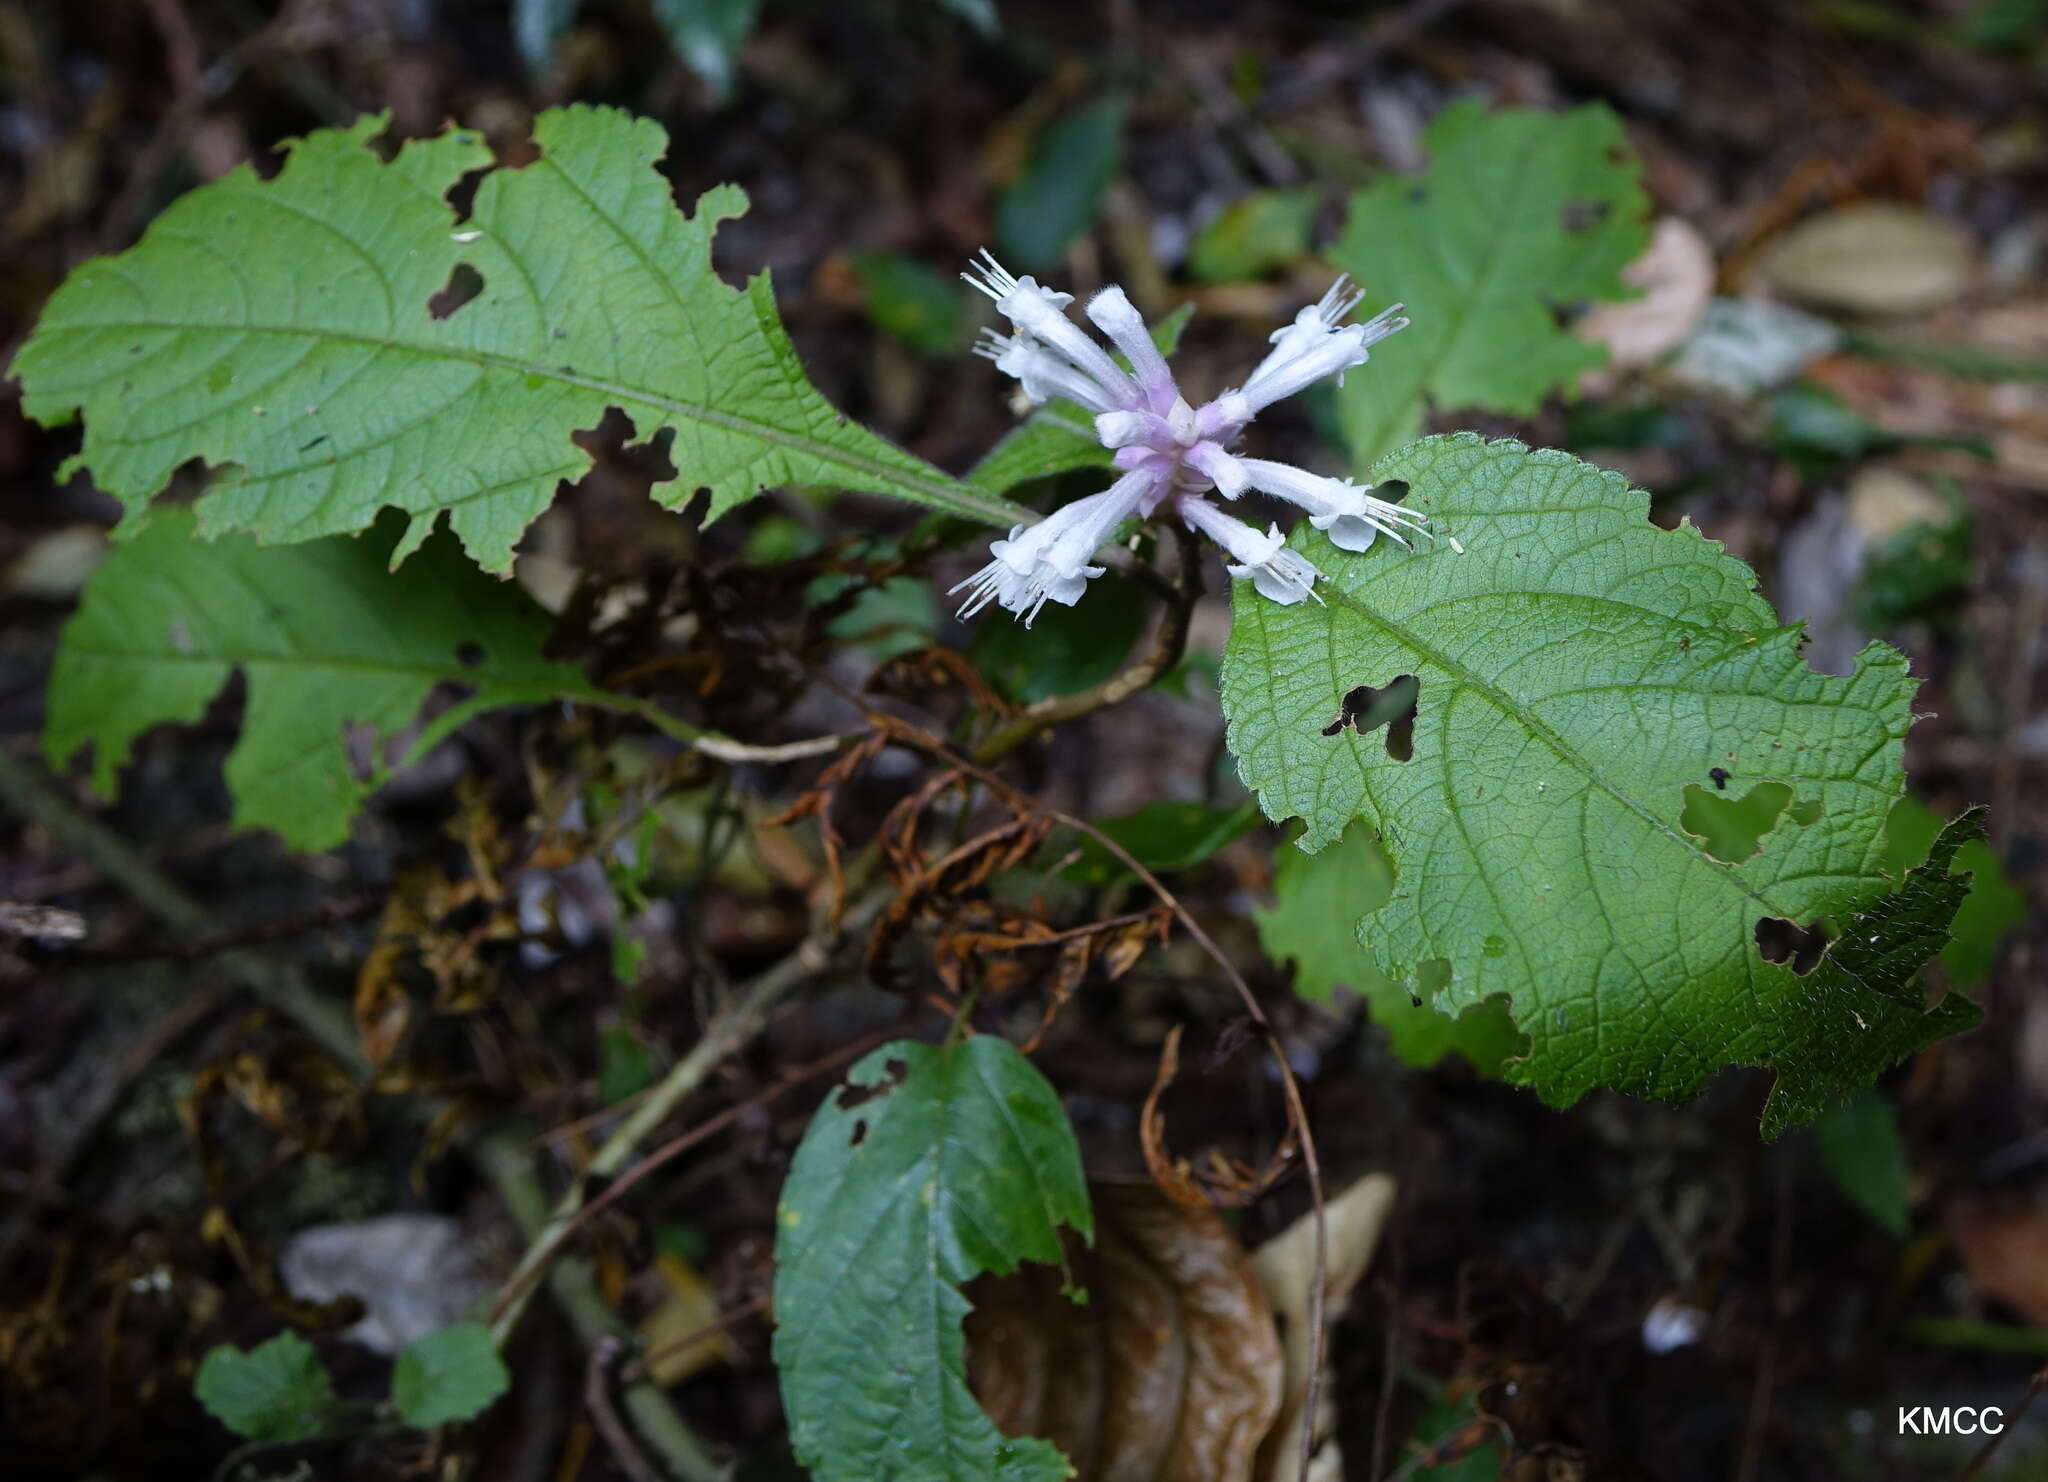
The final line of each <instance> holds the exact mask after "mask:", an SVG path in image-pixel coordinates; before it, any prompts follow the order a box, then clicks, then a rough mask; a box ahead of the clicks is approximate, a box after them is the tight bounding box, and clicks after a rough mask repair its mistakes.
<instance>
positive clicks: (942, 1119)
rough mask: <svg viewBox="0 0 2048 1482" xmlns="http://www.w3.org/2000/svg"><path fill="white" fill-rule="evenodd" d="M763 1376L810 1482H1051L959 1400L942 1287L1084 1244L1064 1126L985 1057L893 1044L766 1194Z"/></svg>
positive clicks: (1054, 1471) (1008, 1070)
mask: <svg viewBox="0 0 2048 1482" xmlns="http://www.w3.org/2000/svg"><path fill="white" fill-rule="evenodd" d="M778 1214H779V1218H778V1229H777V1232H776V1242H775V1318H776V1324H777V1326H776V1332H775V1367H776V1368H777V1370H779V1371H780V1374H781V1379H782V1403H783V1408H784V1409H785V1410H786V1411H787V1412H788V1415H789V1427H790V1439H791V1442H792V1444H793V1445H794V1446H795V1448H796V1454H797V1459H798V1460H799V1461H801V1462H802V1463H803V1464H804V1465H805V1466H807V1467H809V1468H810V1469H811V1470H812V1471H813V1472H814V1473H815V1474H816V1475H817V1477H818V1478H819V1482H1059V1479H1063V1478H1065V1477H1066V1476H1068V1475H1069V1473H1070V1471H1071V1469H1070V1468H1069V1467H1068V1465H1067V1463H1066V1459H1065V1458H1064V1457H1062V1456H1061V1455H1060V1454H1059V1452H1058V1450H1057V1449H1055V1448H1054V1447H1053V1446H1051V1445H1050V1444H1048V1443H1047V1442H1044V1441H1038V1440H1015V1441H1012V1440H1008V1439H1006V1438H1005V1437H1004V1436H1003V1435H1002V1434H1001V1433H1000V1432H998V1431H997V1430H996V1428H995V1426H994V1425H993V1424H991V1423H990V1421H989V1419H988V1417H987V1416H986V1415H984V1414H982V1412H981V1410H980V1409H979V1408H977V1407H976V1405H975V1403H974V1397H973V1396H972V1395H971V1394H970V1393H969V1392H968V1389H967V1377H966V1364H965V1356H964V1352H963V1350H964V1347H965V1341H964V1339H963V1338H962V1336H961V1331H960V1323H961V1319H962V1318H964V1317H965V1316H966V1314H967V1310H968V1304H967V1300H966V1298H964V1297H963V1296H961V1294H960V1290H959V1289H960V1287H961V1286H962V1285H963V1284H965V1283H966V1282H968V1281H969V1280H971V1279H973V1278H974V1277H975V1276H977V1275H980V1274H981V1273H982V1272H985V1271H989V1272H996V1273H1008V1272H1011V1271H1014V1270H1016V1269H1017V1265H1018V1263H1019V1262H1020V1261H1044V1262H1048V1263H1052V1262H1057V1261H1059V1260H1060V1227H1061V1226H1062V1225H1071V1226H1073V1227H1074V1228H1075V1229H1077V1230H1079V1231H1081V1232H1082V1233H1083V1234H1092V1232H1093V1229H1094V1223H1093V1219H1092V1216H1091V1215H1090V1212H1089V1208H1088V1191H1087V1187H1086V1185H1085V1183H1084V1182H1083V1180H1082V1175H1081V1154H1080V1150H1079V1148H1077V1147H1076V1146H1075V1143H1074V1135H1073V1131H1072V1129H1071V1128H1070V1127H1069V1126H1068V1125H1067V1118H1066V1113H1065V1112H1064V1111H1063V1110H1062V1109H1061V1107H1060V1101H1059V1097H1058V1095H1057V1094H1055V1093H1054V1091H1053V1089H1052V1087H1051V1086H1049V1085H1047V1084H1046V1082H1045V1079H1044V1077H1042V1076H1040V1075H1039V1073H1038V1072H1037V1071H1036V1070H1034V1069H1032V1067H1031V1064H1030V1062H1029V1061H1027V1060H1025V1059H1024V1057H1023V1056H1022V1055H1020V1054H1018V1053H1017V1052H1016V1050H1014V1049H1012V1048H1011V1047H1010V1046H1009V1045H1008V1044H1007V1043H1005V1042H1004V1041H1002V1040H999V1039H994V1038H990V1037H981V1038H976V1039H970V1040H965V1041H956V1042H954V1043H951V1044H948V1045H945V1046H943V1047H939V1048H934V1047H932V1046H930V1045H922V1044H917V1043H915V1042H913V1041H909V1040H898V1041H896V1042H895V1043H894V1044H889V1045H884V1046H883V1047H882V1048H881V1049H879V1050H876V1051H874V1052H873V1053H872V1054H869V1055H867V1056H865V1057H864V1058H862V1060H861V1061H860V1062H859V1063H858V1064H857V1065H855V1066H854V1067H853V1070H852V1071H851V1072H850V1073H849V1074H848V1076H847V1089H846V1090H842V1091H839V1092H836V1093H835V1094H833V1095H831V1096H828V1097H827V1098H826V1099H825V1102H824V1104H823V1105H821V1106H820V1107H819V1108H818V1112H817V1115H816V1116H815V1117H813V1118H812V1120H811V1125H810V1128H809V1130H808V1131H806V1132H805V1133H804V1140H803V1143H802V1145H801V1146H799V1147H798V1148H797V1151H796V1159H795V1162H794V1163H793V1164H792V1165H791V1167H790V1170H789V1180H788V1182H787V1183H786V1184H785V1185H784V1186H783V1190H782V1201H781V1205H780V1208H779V1211H778Z"/></svg>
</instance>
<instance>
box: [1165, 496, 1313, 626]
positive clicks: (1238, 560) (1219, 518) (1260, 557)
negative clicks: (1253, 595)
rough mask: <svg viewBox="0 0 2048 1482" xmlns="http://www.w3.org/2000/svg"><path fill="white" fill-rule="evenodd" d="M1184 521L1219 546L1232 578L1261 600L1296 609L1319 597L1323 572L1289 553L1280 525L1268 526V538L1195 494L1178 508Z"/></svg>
mask: <svg viewBox="0 0 2048 1482" xmlns="http://www.w3.org/2000/svg"><path fill="white" fill-rule="evenodd" d="M1174 508H1175V509H1177V510H1178V511H1179V512H1180V517H1181V518H1182V519H1183V520H1186V521H1187V522H1188V524H1189V525H1191V526H1193V527H1194V528H1195V529H1196V530H1199V531H1201V533H1202V534H1204V535H1206V536H1208V537H1209V538H1210V539H1211V540H1213V541H1215V542H1216V544H1218V545H1220V546H1222V547H1223V553H1224V554H1225V555H1227V556H1229V557H1230V565H1229V566H1228V567H1227V568H1226V569H1227V570H1228V571H1229V572H1230V574H1231V575H1232V576H1235V577H1238V578H1241V579H1242V578H1249V579H1250V581H1251V584H1252V586H1253V587H1254V588H1256V589H1257V591H1258V594H1259V595H1260V596H1261V597H1265V598H1267V599H1268V600H1270V601H1273V602H1277V603H1279V604H1280V605H1281V606H1282V607H1292V606H1293V605H1294V604H1295V603H1297V602H1299V601H1300V600H1301V599H1302V598H1304V597H1315V598H1316V601H1318V602H1320V601H1322V600H1323V599H1322V598H1321V597H1319V596H1316V589H1315V587H1316V582H1317V580H1318V579H1319V578H1320V577H1321V576H1322V572H1320V571H1318V570H1316V568H1315V567H1314V566H1311V565H1310V564H1309V562H1308V558H1307V557H1305V556H1303V555H1302V554H1301V553H1300V552H1299V551H1291V550H1289V549H1287V537H1286V536H1284V535H1282V534H1281V533H1280V527H1279V526H1278V525H1268V526H1267V527H1266V533H1265V534H1264V535H1261V534H1259V532H1258V531H1257V530H1256V529H1255V528H1254V527H1252V526H1250V525H1247V524H1245V523H1244V521H1242V520H1239V519H1236V518H1235V517H1233V516H1231V515H1227V514H1225V513H1224V512H1223V511H1222V510H1220V509H1218V508H1217V507H1216V506H1215V505H1213V504H1211V503H1209V502H1208V501H1207V500H1206V499H1199V498H1197V497H1195V496H1194V495H1192V494H1186V495H1183V496H1181V498H1180V500H1179V501H1178V502H1177V503H1176V504H1175V506H1174Z"/></svg>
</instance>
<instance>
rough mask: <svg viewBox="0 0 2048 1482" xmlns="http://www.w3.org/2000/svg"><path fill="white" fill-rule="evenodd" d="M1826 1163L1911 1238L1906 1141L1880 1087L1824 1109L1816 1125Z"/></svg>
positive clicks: (1841, 1182)
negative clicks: (1907, 1232) (1909, 1232)
mask: <svg viewBox="0 0 2048 1482" xmlns="http://www.w3.org/2000/svg"><path fill="white" fill-rule="evenodd" d="M1813 1140H1814V1145H1815V1146H1816V1147H1818V1148H1819V1149H1820V1161H1821V1166H1822V1167H1824V1168H1826V1169H1827V1171H1828V1177H1829V1178H1831V1179H1833V1180H1834V1181H1835V1187H1836V1188H1838V1189H1840V1190H1841V1191H1842V1193H1843V1194H1845V1195H1846V1196H1847V1197H1848V1199H1849V1201H1850V1202H1851V1203H1852V1204H1854V1205H1855V1206H1856V1207H1857V1208H1859V1209H1861V1210H1862V1211H1863V1212H1864V1213H1865V1214H1867V1215H1869V1216H1870V1217H1871V1218H1872V1219H1874V1220H1876V1221H1877V1222H1878V1224H1880V1225H1881V1226H1883V1227H1884V1228H1885V1229H1886V1230H1888V1231H1890V1232H1891V1233H1892V1234H1893V1235H1895V1236H1897V1237H1898V1238H1899V1239H1901V1240H1903V1239H1905V1238H1906V1229H1907V1225H1908V1215H1907V1208H1906V1177H1907V1173H1908V1169H1907V1166H1906V1140H1905V1138H1903V1137H1901V1136H1900V1135H1899V1119H1898V1116H1897V1114H1896V1113H1894V1112H1893V1111H1892V1104H1891V1103H1890V1102H1889V1101H1887V1100H1885V1099H1884V1097H1883V1096H1882V1095H1881V1094H1879V1093H1878V1092H1877V1091H1875V1090H1866V1091H1859V1092H1858V1093H1857V1094H1856V1095H1854V1096H1852V1097H1850V1098H1849V1099H1848V1100H1847V1101H1845V1102H1843V1103H1842V1104H1841V1105H1840V1106H1836V1107H1831V1108H1829V1109H1828V1110H1827V1111H1825V1112H1823V1113H1821V1116H1820V1120H1818V1121H1816V1122H1815V1123H1814V1124H1813Z"/></svg>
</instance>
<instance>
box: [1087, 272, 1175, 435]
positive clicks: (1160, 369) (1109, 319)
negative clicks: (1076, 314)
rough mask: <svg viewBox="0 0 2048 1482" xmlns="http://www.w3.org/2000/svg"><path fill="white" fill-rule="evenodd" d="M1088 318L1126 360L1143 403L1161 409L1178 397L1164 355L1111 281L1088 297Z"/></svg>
mask: <svg viewBox="0 0 2048 1482" xmlns="http://www.w3.org/2000/svg"><path fill="white" fill-rule="evenodd" d="M1088 317H1089V318H1090V319H1091V320H1093V321H1094V323H1095V327H1096V328H1097V329H1099V330H1101V331H1102V332H1103V333H1104V334H1106V335H1108V336H1109V337H1110V339H1111V340H1112V341H1113V342H1114V343H1115V345H1116V347H1117V349H1119V350H1121V351H1123V352H1124V359H1126V360H1128V361H1130V363H1131V371H1132V374H1133V375H1134V376H1135V377H1136V379H1137V382H1138V394H1139V395H1141V396H1143V397H1144V398H1145V404H1146V405H1147V406H1149V407H1151V408H1152V409H1153V410H1154V411H1161V412H1163V411H1165V410H1166V409H1167V408H1168V407H1170V406H1172V405H1173V404H1174V402H1176V401H1177V400H1179V399H1180V388H1179V387H1178V386H1176V385H1174V383H1173V372H1172V371H1170V370H1168V369H1167V368H1166V357H1165V356H1164V355H1161V354H1160V353H1159V347H1158V346H1157V345H1155V344H1153V343H1152V335H1151V332H1150V331H1149V330H1147V329H1146V328H1145V320H1144V318H1143V317H1142V316H1141V315H1140V314H1139V313H1138V311H1137V310H1136V309H1135V308H1133V307H1132V306H1131V301H1130V299H1128V298H1126V297H1125V296H1124V291H1123V289H1121V288H1119V287H1117V285H1116V284H1114V283H1112V284H1110V285H1109V287H1107V288H1105V289H1103V290H1102V292H1100V293H1098V294H1096V295H1095V297H1094V298H1091V299H1090V300H1088Z"/></svg>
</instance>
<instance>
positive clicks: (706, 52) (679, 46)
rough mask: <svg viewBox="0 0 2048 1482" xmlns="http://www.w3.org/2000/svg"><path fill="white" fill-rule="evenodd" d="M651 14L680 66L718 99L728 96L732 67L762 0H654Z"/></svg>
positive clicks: (752, 30)
mask: <svg viewBox="0 0 2048 1482" xmlns="http://www.w3.org/2000/svg"><path fill="white" fill-rule="evenodd" d="M654 17H655V19H656V20H658V21H660V22H661V28H662V29H663V30H664V31H666V32H668V40H669V45H671V46H673V47H674V48H675V49H676V55H677V56H678V57H680V58H682V61H683V65H684V66H685V67H688V68H689V69H690V70H691V71H692V72H694V73H696V74H697V75H698V76H699V77H701V78H703V79H704V81H705V82H706V83H708V84H709V85H710V87H711V91H712V93H713V94H714V95H716V96H717V97H718V98H719V99H720V100H721V101H722V100H724V99H726V98H729V97H731V96H732V84H733V72H734V67H735V65H736V64H737V63H738V61H739V55H740V48H741V47H742V46H744V45H745V44H746V40H747V38H748V37H749V36H751V35H753V34H754V23H755V22H756V21H758V20H760V18H761V0H654Z"/></svg>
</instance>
